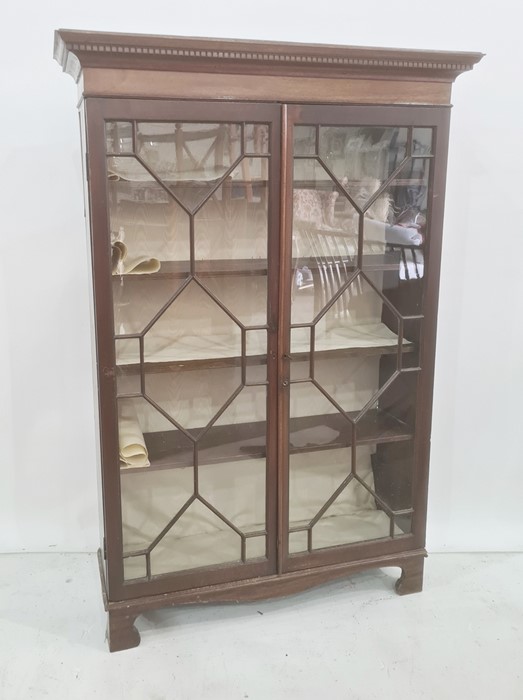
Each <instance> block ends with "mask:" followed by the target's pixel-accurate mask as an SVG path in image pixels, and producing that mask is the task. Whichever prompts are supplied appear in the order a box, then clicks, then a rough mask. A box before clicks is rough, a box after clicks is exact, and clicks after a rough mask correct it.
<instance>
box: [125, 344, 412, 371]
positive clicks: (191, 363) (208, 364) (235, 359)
mask: <svg viewBox="0 0 523 700" xmlns="http://www.w3.org/2000/svg"><path fill="white" fill-rule="evenodd" d="M415 351H416V346H415V345H414V344H410V345H403V348H402V353H403V354H408V353H413V352H415ZM397 352H398V346H397V345H370V346H366V347H347V348H343V347H340V348H334V349H331V350H316V351H315V353H314V356H315V358H316V359H318V360H319V359H321V360H326V359H337V358H340V359H341V358H344V357H356V356H357V357H371V356H375V355H394V354H395V353H397ZM309 355H310V353H308V352H297V353H292V355H291V358H292V360H293V361H308V360H309ZM245 364H246V366H247V367H252V366H255V365H266V364H267V355H265V354H263V355H248V356H247V357H246V363H245ZM240 366H241V357H240V356H239V355H231V356H230V357H209V358H203V359H197V360H191V359H187V360H167V361H165V362H145V363H144V373H145V374H146V375H147V374H159V373H162V372H182V371H187V370H197V369H216V368H220V367H240ZM116 370H117V373H119V374H121V375H133V374H139V372H140V365H139V364H138V363H133V364H128V365H117V368H116Z"/></svg>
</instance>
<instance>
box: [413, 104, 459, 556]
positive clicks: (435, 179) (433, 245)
mask: <svg viewBox="0 0 523 700" xmlns="http://www.w3.org/2000/svg"><path fill="white" fill-rule="evenodd" d="M435 124H436V128H435V136H434V138H435V144H434V154H435V158H434V161H433V172H432V177H431V181H432V192H431V193H430V198H429V201H430V209H429V213H428V217H429V221H430V222H431V228H430V230H431V234H430V240H429V241H428V249H427V253H428V265H427V267H426V269H425V274H426V283H425V284H426V287H425V298H424V309H423V313H424V316H425V322H424V333H423V337H422V343H421V352H420V356H421V362H422V366H423V368H424V371H423V372H422V373H421V377H420V390H419V395H418V406H417V414H418V426H417V432H418V436H419V439H418V443H417V445H416V453H415V462H416V465H417V467H416V470H415V472H414V479H413V494H414V498H415V500H416V502H417V504H418V507H417V510H416V513H415V514H414V518H413V523H412V531H413V534H414V536H415V542H416V547H424V546H425V540H426V522H427V498H428V480H429V460H430V435H431V425H432V404H433V388H434V365H435V356H436V334H437V320H438V300H439V296H438V295H439V283H440V266H441V248H442V235H443V216H444V204H445V184H446V175H447V159H448V142H449V126H450V109H445V110H438V112H437V120H436V121H435Z"/></svg>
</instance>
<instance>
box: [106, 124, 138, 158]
mask: <svg viewBox="0 0 523 700" xmlns="http://www.w3.org/2000/svg"><path fill="white" fill-rule="evenodd" d="M105 150H106V151H107V153H132V152H133V125H132V124H131V123H130V122H106V123H105Z"/></svg>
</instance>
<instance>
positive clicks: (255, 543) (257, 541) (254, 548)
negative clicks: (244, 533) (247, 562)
mask: <svg viewBox="0 0 523 700" xmlns="http://www.w3.org/2000/svg"><path fill="white" fill-rule="evenodd" d="M245 548H246V556H247V559H259V558H260V557H264V558H265V557H266V556H267V537H266V536H265V535H260V536H258V537H248V538H247V540H246V542H245Z"/></svg>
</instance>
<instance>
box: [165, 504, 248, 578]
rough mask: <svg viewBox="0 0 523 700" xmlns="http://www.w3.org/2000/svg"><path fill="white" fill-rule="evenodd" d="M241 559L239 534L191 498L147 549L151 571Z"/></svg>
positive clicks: (176, 569) (173, 569)
mask: <svg viewBox="0 0 523 700" xmlns="http://www.w3.org/2000/svg"><path fill="white" fill-rule="evenodd" d="M239 561H241V537H240V535H238V533H236V532H235V531H234V530H233V529H232V528H230V527H229V526H228V525H227V524H226V523H224V522H223V520H221V519H220V518H219V517H218V516H217V515H216V514H215V513H213V512H212V510H211V509H210V508H208V507H207V506H206V505H205V504H204V503H202V502H201V501H198V500H194V501H193V502H192V503H191V505H190V506H189V507H188V508H187V510H185V511H184V512H183V513H182V515H181V516H180V518H179V519H178V520H177V521H176V523H175V524H174V525H173V526H172V527H171V528H170V530H169V531H168V532H167V533H166V534H165V535H164V536H163V537H162V539H161V540H160V541H159V543H158V544H157V545H156V546H155V547H154V549H153V550H152V551H151V574H152V575H153V576H158V575H160V574H167V573H170V572H174V571H183V570H184V569H193V568H198V567H201V566H215V565H217V564H225V563H228V562H231V563H232V562H239Z"/></svg>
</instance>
